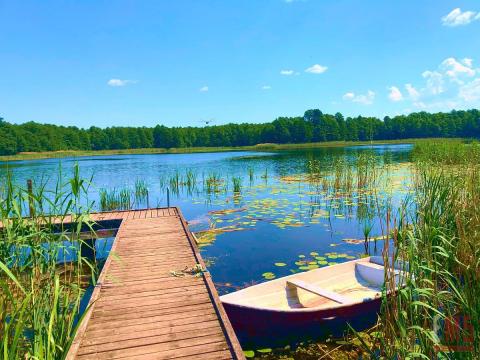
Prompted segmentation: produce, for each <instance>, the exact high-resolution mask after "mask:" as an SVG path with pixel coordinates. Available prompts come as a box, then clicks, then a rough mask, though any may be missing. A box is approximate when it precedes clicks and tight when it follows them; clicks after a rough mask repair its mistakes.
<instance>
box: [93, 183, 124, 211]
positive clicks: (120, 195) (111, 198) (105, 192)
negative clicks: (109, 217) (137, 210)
mask: <svg viewBox="0 0 480 360" xmlns="http://www.w3.org/2000/svg"><path fill="white" fill-rule="evenodd" d="M99 196H100V209H101V210H102V211H111V210H128V209H131V207H132V191H131V190H130V189H129V188H128V187H123V188H120V189H117V188H113V189H111V190H110V189H105V188H102V189H100V193H99Z"/></svg>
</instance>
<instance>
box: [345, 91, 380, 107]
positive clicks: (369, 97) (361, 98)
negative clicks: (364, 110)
mask: <svg viewBox="0 0 480 360" xmlns="http://www.w3.org/2000/svg"><path fill="white" fill-rule="evenodd" d="M343 100H348V101H352V102H355V103H359V104H363V105H371V104H373V101H374V100H375V93H374V92H373V91H372V90H368V91H367V93H366V94H355V93H354V92H347V93H345V94H344V95H343Z"/></svg>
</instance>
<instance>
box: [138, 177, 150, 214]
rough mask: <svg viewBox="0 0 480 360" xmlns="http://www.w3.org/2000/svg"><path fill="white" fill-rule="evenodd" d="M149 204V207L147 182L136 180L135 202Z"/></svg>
mask: <svg viewBox="0 0 480 360" xmlns="http://www.w3.org/2000/svg"><path fill="white" fill-rule="evenodd" d="M145 201H146V202H147V207H149V206H148V186H147V182H146V181H145V180H141V179H137V180H135V202H136V203H137V206H138V204H140V203H141V202H145Z"/></svg>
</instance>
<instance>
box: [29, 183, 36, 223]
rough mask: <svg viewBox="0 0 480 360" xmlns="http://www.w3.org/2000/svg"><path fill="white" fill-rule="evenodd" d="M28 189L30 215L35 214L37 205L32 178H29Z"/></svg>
mask: <svg viewBox="0 0 480 360" xmlns="http://www.w3.org/2000/svg"><path fill="white" fill-rule="evenodd" d="M27 191H28V210H29V215H30V217H34V216H35V206H34V204H33V185H32V180H31V179H28V180H27Z"/></svg>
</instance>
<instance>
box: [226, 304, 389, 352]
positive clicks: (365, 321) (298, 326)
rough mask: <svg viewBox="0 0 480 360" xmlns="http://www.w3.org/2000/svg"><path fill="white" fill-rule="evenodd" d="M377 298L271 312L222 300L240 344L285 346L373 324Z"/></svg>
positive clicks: (376, 311) (376, 309)
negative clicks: (316, 308) (327, 307)
mask: <svg viewBox="0 0 480 360" xmlns="http://www.w3.org/2000/svg"><path fill="white" fill-rule="evenodd" d="M380 305H381V298H376V299H372V300H368V301H365V302H361V303H356V304H352V305H348V306H342V307H339V308H333V309H321V310H314V309H312V310H311V311H275V310H268V309H257V308H250V307H247V306H240V305H236V304H229V303H224V304H223V306H224V308H225V311H226V312H227V314H228V318H229V319H230V322H231V323H232V326H233V328H234V329H235V333H236V335H237V337H238V339H239V340H240V342H241V343H242V345H244V346H246V345H257V346H258V345H265V346H275V345H286V344H295V343H298V342H299V341H304V340H314V339H322V338H325V337H328V336H333V337H341V336H343V335H344V333H345V331H347V330H348V329H349V325H350V326H351V327H353V328H354V329H355V330H356V331H362V330H365V329H367V328H370V327H372V326H373V325H375V323H376V320H377V314H378V312H379V310H380Z"/></svg>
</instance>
